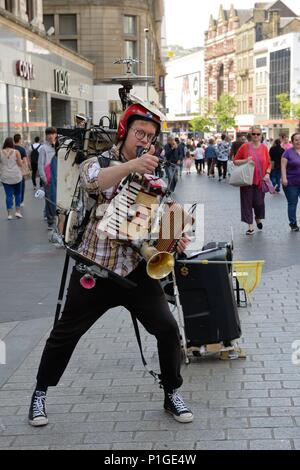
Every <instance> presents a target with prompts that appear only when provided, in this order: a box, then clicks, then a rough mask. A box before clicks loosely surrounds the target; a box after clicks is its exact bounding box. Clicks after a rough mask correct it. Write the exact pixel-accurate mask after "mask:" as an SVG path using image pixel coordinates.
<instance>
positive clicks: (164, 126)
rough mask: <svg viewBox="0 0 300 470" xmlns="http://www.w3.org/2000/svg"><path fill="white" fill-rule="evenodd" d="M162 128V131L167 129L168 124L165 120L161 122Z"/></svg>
mask: <svg viewBox="0 0 300 470" xmlns="http://www.w3.org/2000/svg"><path fill="white" fill-rule="evenodd" d="M162 128H163V130H164V131H166V130H168V124H167V123H166V121H164V122H163V124H162Z"/></svg>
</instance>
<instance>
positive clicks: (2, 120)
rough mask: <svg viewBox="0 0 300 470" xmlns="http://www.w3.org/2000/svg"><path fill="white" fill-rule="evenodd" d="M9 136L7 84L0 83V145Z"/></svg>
mask: <svg viewBox="0 0 300 470" xmlns="http://www.w3.org/2000/svg"><path fill="white" fill-rule="evenodd" d="M7 135H8V129H7V93H6V85H5V83H0V145H1V147H2V144H3V142H4V140H5V139H6V137H7Z"/></svg>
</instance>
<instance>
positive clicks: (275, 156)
mask: <svg viewBox="0 0 300 470" xmlns="http://www.w3.org/2000/svg"><path fill="white" fill-rule="evenodd" d="M269 152H270V158H271V162H272V171H271V175H270V177H271V181H272V184H273V186H274V188H275V191H276V192H277V193H280V186H281V157H282V155H283V154H284V149H283V148H282V146H281V142H280V139H276V140H275V141H274V145H273V146H272V147H271V148H270V151H269Z"/></svg>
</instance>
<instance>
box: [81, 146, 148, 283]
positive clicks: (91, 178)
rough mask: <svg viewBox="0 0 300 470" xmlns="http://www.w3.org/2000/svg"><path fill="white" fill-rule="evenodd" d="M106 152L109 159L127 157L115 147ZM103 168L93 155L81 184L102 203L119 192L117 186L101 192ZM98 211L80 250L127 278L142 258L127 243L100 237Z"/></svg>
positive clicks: (92, 215)
mask: <svg viewBox="0 0 300 470" xmlns="http://www.w3.org/2000/svg"><path fill="white" fill-rule="evenodd" d="M103 155H104V156H105V157H108V158H116V159H118V160H121V161H124V159H123V158H122V157H120V156H119V152H118V149H117V148H116V147H113V149H112V150H111V151H110V152H105V153H104V154H103ZM100 171H101V168H100V165H99V162H98V159H97V158H96V157H95V158H90V159H88V160H87V161H86V162H84V163H82V165H81V167H80V181H81V186H82V187H83V188H84V189H85V191H87V193H88V194H89V195H94V196H95V195H96V196H98V197H99V202H100V201H101V202H102V204H107V205H108V204H109V202H110V201H111V199H112V198H113V197H114V196H115V195H116V189H117V187H118V185H117V186H115V187H113V188H109V189H107V190H105V191H101V188H100V187H99V182H98V175H99V173H100ZM95 213H96V210H95V209H94V210H93V211H92V214H91V217H90V220H89V223H88V225H87V227H86V229H85V232H84V236H83V239H82V242H81V244H80V246H79V249H78V251H79V253H81V254H82V255H83V256H86V257H87V258H89V259H91V260H92V261H94V262H95V263H97V264H99V265H100V266H103V267H104V268H108V269H110V270H111V271H113V272H115V273H116V274H119V275H120V276H123V277H125V276H127V275H128V274H129V273H130V272H131V271H133V270H134V269H135V268H136V267H137V265H138V264H139V262H140V261H141V259H142V258H141V256H140V255H139V254H138V253H137V252H136V251H134V250H133V249H132V248H131V247H130V246H128V245H126V244H125V243H116V242H115V241H114V240H111V239H110V238H108V237H103V238H99V237H98V235H97V232H96V228H97V225H98V224H99V221H100V220H101V218H100V219H99V217H98V218H96V217H95Z"/></svg>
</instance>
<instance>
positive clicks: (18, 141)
mask: <svg viewBox="0 0 300 470" xmlns="http://www.w3.org/2000/svg"><path fill="white" fill-rule="evenodd" d="M22 143H23V142H22V136H21V134H15V135H14V144H15V149H16V150H18V152H19V153H20V155H21V159H22V187H21V207H24V197H25V186H26V177H27V176H28V175H29V174H30V170H29V162H28V157H27V152H26V149H25V147H24V145H22Z"/></svg>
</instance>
